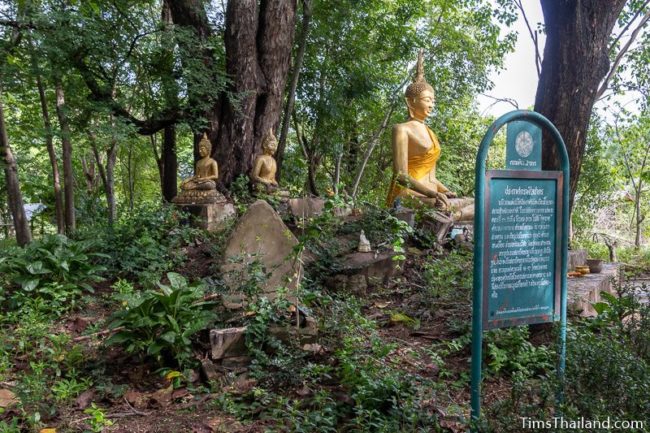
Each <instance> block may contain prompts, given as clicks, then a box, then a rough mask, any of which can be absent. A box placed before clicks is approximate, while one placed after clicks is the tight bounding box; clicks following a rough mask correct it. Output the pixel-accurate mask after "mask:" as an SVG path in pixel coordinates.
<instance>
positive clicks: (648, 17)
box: [596, 9, 650, 99]
mask: <svg viewBox="0 0 650 433" xmlns="http://www.w3.org/2000/svg"><path fill="white" fill-rule="evenodd" d="M648 20H650V9H648V11H647V12H646V13H645V15H644V16H643V18H642V19H641V22H640V23H639V25H638V26H637V27H636V28H635V29H634V31H633V32H632V34H631V35H630V39H628V41H627V42H626V43H625V45H623V48H621V51H619V52H618V54H617V55H616V59H614V64H613V65H612V67H611V68H610V70H609V73H608V74H607V76H606V77H605V79H604V80H603V82H602V84H601V85H600V88H599V89H598V92H597V93H596V99H599V98H600V97H601V96H602V95H603V93H605V91H606V90H607V87H608V86H609V81H610V80H611V79H612V77H613V76H614V74H615V73H616V70H617V69H618V67H619V65H620V64H621V62H622V61H623V57H624V56H625V53H627V50H628V49H629V48H630V46H631V45H632V43H633V42H634V40H635V39H636V37H637V36H638V35H639V33H640V32H641V29H642V28H643V27H644V26H645V24H646V23H647V22H648Z"/></svg>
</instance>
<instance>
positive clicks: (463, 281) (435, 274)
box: [422, 250, 472, 298]
mask: <svg viewBox="0 0 650 433" xmlns="http://www.w3.org/2000/svg"><path fill="white" fill-rule="evenodd" d="M470 269H472V256H471V255H470V254H467V253H465V252H463V251H461V250H456V251H452V252H451V253H449V254H448V255H445V256H443V257H441V258H437V259H434V260H427V261H425V262H424V264H423V268H422V277H423V278H424V281H425V282H426V285H427V288H428V290H429V293H430V294H431V295H432V296H433V297H434V298H440V297H447V296H449V295H450V294H451V292H462V293H467V294H469V291H470V289H471V287H472V272H470V271H469V270H470Z"/></svg>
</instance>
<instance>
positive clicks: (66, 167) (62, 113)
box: [55, 79, 77, 234]
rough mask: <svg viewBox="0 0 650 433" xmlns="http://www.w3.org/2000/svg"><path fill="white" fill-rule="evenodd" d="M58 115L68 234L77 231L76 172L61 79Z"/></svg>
mask: <svg viewBox="0 0 650 433" xmlns="http://www.w3.org/2000/svg"><path fill="white" fill-rule="evenodd" d="M55 86H56V114H57V116H58V118H59V125H60V126H61V143H62V145H63V191H64V194H63V195H64V198H65V226H66V232H67V233H68V234H71V233H74V231H75V230H76V225H77V223H76V216H75V208H74V171H73V168H72V143H71V142H70V124H69V123H68V117H67V114H66V106H65V95H64V93H63V86H62V85H61V81H60V80H59V79H57V80H56V83H55Z"/></svg>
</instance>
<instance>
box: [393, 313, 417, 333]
mask: <svg viewBox="0 0 650 433" xmlns="http://www.w3.org/2000/svg"><path fill="white" fill-rule="evenodd" d="M390 322H391V323H392V324H396V323H401V324H403V325H405V326H408V327H409V328H413V329H418V328H419V327H420V321H419V320H417V319H414V318H412V317H409V316H407V315H406V314H404V313H393V314H391V315H390Z"/></svg>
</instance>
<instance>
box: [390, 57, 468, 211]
mask: <svg viewBox="0 0 650 433" xmlns="http://www.w3.org/2000/svg"><path fill="white" fill-rule="evenodd" d="M423 58H424V53H423V51H422V50H421V51H420V53H419V55H418V62H417V72H416V75H415V78H414V79H413V82H412V83H411V84H409V86H408V87H407V88H406V92H405V98H406V105H407V107H408V112H409V118H408V120H407V121H406V122H404V123H399V124H397V125H395V126H394V127H393V180H392V182H391V186H390V190H389V192H388V199H387V204H388V205H389V206H392V205H393V204H394V203H395V201H396V200H397V199H400V200H401V201H402V202H403V203H404V204H405V205H406V206H409V207H421V206H428V207H432V208H435V209H437V210H440V211H447V212H449V213H450V214H451V217H452V219H453V220H454V221H472V220H473V219H474V200H473V199H472V198H458V197H457V196H456V194H455V193H453V192H452V191H450V190H449V188H447V187H446V186H445V185H443V184H442V182H440V181H439V180H438V179H437V178H436V164H437V162H438V159H440V153H441V148H440V142H439V141H438V137H437V136H436V134H434V132H433V131H432V130H431V129H430V128H429V127H428V126H427V125H426V124H425V123H424V121H425V120H426V118H427V117H428V116H429V115H430V114H431V111H432V110H433V106H434V102H435V94H434V91H433V87H431V85H430V84H429V83H427V82H426V80H425V78H424V63H423Z"/></svg>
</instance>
